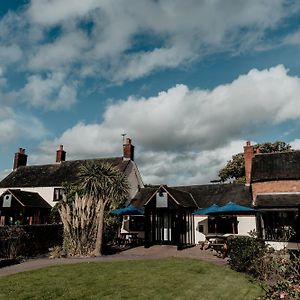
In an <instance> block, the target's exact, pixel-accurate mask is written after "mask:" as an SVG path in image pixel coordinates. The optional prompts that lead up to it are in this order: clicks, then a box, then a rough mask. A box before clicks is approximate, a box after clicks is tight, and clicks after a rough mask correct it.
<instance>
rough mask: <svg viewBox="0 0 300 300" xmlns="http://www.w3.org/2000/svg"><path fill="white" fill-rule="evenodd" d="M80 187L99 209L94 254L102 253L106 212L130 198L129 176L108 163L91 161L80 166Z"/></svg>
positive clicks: (97, 209)
mask: <svg viewBox="0 0 300 300" xmlns="http://www.w3.org/2000/svg"><path fill="white" fill-rule="evenodd" d="M79 188H80V189H81V190H82V191H83V194H84V195H86V196H87V197H90V198H92V200H93V201H94V202H95V205H96V211H97V221H96V222H97V236H96V243H95V250H94V251H93V253H92V254H93V255H96V256H99V255H101V249H102V236H103V227H104V212H105V210H106V209H107V208H108V207H114V208H116V207H119V206H120V205H122V204H123V203H124V202H125V201H126V199H127V198H128V191H129V183H128V181H127V177H126V176H125V175H124V174H123V173H121V172H120V171H119V170H117V169H116V168H114V167H113V166H112V165H110V164H107V163H100V164H99V163H96V162H89V163H87V164H85V165H82V166H81V167H80V171H79Z"/></svg>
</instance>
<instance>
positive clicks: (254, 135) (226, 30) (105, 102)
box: [0, 0, 300, 185]
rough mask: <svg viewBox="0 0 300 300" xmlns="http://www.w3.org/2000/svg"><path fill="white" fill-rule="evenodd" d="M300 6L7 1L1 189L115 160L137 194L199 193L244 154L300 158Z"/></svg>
mask: <svg viewBox="0 0 300 300" xmlns="http://www.w3.org/2000/svg"><path fill="white" fill-rule="evenodd" d="M299 54H300V3H299V1H296V0H295V1H293V0H286V1H284V0H272V1H269V0H260V1H257V0H251V1H243V0H227V1H222V0H210V1H208V0H203V1H201V0H186V1H181V0H153V1H151V0H85V1H82V0H64V1H61V0H52V1H51V0H10V1H8V0H3V1H1V2H0V179H1V178H3V177H4V176H6V175H7V174H8V173H9V172H11V169H12V161H13V156H14V153H15V152H16V151H17V150H18V148H19V147H22V148H25V149H26V153H27V154H28V164H29V165H35V164H50V163H54V162H55V153H56V150H57V149H58V145H60V144H63V145H64V149H65V150H66V151H67V159H68V160H72V159H86V158H100V157H114V156H121V155H122V136H121V135H122V134H123V133H126V134H127V135H126V137H130V138H132V141H133V144H134V145H135V161H136V162H137V165H138V167H139V170H140V172H141V175H142V177H143V180H144V183H146V184H169V185H179V184H202V183H209V182H210V180H215V179H217V178H218V171H219V170H220V169H221V168H222V167H223V166H224V165H225V164H226V162H227V161H228V160H229V159H230V158H231V157H232V155H233V154H235V153H239V152H242V151H243V146H244V144H245V141H247V140H250V141H252V142H253V143H261V142H267V141H270V142H274V141H277V140H282V141H285V142H288V143H290V144H291V145H292V146H293V148H294V149H300V59H299V57H300V55H299Z"/></svg>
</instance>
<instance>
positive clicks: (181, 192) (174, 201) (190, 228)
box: [122, 184, 256, 249]
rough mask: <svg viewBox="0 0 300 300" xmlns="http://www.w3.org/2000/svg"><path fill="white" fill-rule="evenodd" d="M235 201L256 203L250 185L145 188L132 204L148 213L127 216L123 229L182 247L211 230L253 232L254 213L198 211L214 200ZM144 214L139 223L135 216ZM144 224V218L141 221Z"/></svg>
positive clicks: (148, 239) (148, 241) (154, 241)
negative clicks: (136, 221)
mask: <svg viewBox="0 0 300 300" xmlns="http://www.w3.org/2000/svg"><path fill="white" fill-rule="evenodd" d="M230 201H233V202H235V203H237V204H240V205H244V206H251V205H252V196H251V191H250V188H249V187H247V186H245V185H244V184H206V185H191V186H175V187H168V186H166V185H161V186H148V187H145V188H142V189H141V190H140V191H139V192H138V193H137V194H136V195H135V197H134V198H133V200H132V201H131V204H132V205H133V206H135V207H136V208H138V209H141V210H144V217H141V216H127V217H125V218H124V219H125V222H123V228H122V229H123V232H125V231H127V232H134V233H138V234H139V236H143V237H144V238H145V246H146V247H149V246H151V245H154V244H171V245H176V246H177V247H178V249H181V248H184V247H187V246H190V245H194V244H197V243H199V242H201V241H204V240H205V238H206V236H207V235H208V234H216V229H217V232H218V233H224V234H225V233H232V234H240V235H249V233H250V232H251V231H253V230H255V229H256V218H255V214H254V213H246V214H245V213H238V214H230V215H222V216H220V215H218V216H213V217H209V216H207V215H197V214H194V212H195V211H196V210H197V209H199V208H205V207H208V206H210V205H212V204H218V205H225V204H226V203H228V202H230ZM136 218H138V219H139V220H141V219H142V218H144V225H141V226H140V227H136V226H135V225H134V223H135V221H134V220H135V219H136ZM139 223H140V224H142V222H141V221H139Z"/></svg>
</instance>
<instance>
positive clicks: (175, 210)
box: [122, 142, 300, 249]
mask: <svg viewBox="0 0 300 300" xmlns="http://www.w3.org/2000/svg"><path fill="white" fill-rule="evenodd" d="M244 158H245V174H246V183H245V184H207V185H192V186H177V187H168V186H165V185H161V186H150V187H145V188H143V189H141V190H140V191H139V192H138V193H137V194H136V195H135V197H134V198H133V200H132V202H131V204H132V205H134V206H135V207H137V208H138V209H142V210H144V225H142V224H143V223H142V222H141V220H142V218H143V217H141V216H128V217H125V222H123V228H122V230H123V231H125V232H135V233H138V234H139V236H143V237H144V238H145V245H146V246H151V245H153V244H172V245H177V246H178V248H183V247H185V246H189V245H193V244H197V243H198V242H200V241H203V240H205V238H206V237H207V236H208V235H211V234H216V233H218V234H235V235H249V234H250V233H251V232H253V231H256V232H257V233H258V234H259V235H260V236H261V237H262V238H264V239H265V240H266V241H267V242H268V243H269V244H270V245H271V246H273V247H274V248H275V249H281V248H283V247H286V248H291V249H295V248H296V249H297V248H298V244H297V243H299V242H300V224H299V216H300V151H291V152H282V153H268V154H261V153H259V151H258V152H257V153H254V149H253V146H252V145H251V144H250V142H247V144H246V146H245V147H244ZM228 202H234V203H236V204H239V205H243V206H246V207H252V208H255V211H254V212H245V213H243V212H238V213H230V214H228V213H227V214H215V215H210V216H208V215H198V214H194V213H193V212H194V211H195V210H197V209H199V208H200V209H201V208H206V207H209V206H211V205H213V204H217V205H219V206H223V205H225V204H226V203H228ZM136 218H138V219H139V224H140V226H139V227H137V226H135V219H136Z"/></svg>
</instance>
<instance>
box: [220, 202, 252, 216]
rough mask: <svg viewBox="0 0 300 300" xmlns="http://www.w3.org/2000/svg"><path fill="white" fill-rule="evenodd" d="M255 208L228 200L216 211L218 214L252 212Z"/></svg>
mask: <svg viewBox="0 0 300 300" xmlns="http://www.w3.org/2000/svg"><path fill="white" fill-rule="evenodd" d="M255 211H256V210H255V209H253V208H251V207H247V206H243V205H239V204H236V203H234V202H228V203H227V204H226V205H224V206H222V207H220V208H219V210H218V211H216V213H220V214H225V213H247V212H249V213H251V212H252V213H254V212H255Z"/></svg>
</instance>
